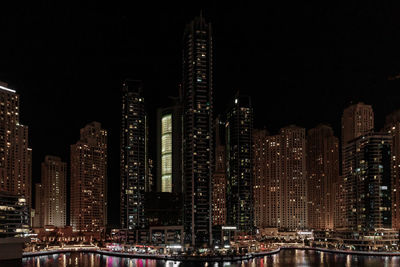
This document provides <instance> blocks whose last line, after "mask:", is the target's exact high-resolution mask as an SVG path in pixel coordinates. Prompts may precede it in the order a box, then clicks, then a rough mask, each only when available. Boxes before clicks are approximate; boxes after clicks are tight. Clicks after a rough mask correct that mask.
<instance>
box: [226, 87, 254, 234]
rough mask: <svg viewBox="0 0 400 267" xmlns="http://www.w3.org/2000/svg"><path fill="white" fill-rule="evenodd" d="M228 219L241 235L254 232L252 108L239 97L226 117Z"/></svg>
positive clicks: (248, 100) (245, 98)
mask: <svg viewBox="0 0 400 267" xmlns="http://www.w3.org/2000/svg"><path fill="white" fill-rule="evenodd" d="M226 144H227V162H228V168H227V174H228V175H227V178H228V179H227V189H226V200H227V219H228V224H229V225H232V226H236V227H237V229H238V230H239V231H240V232H243V233H246V232H247V233H251V232H252V230H253V229H254V201H253V200H254V196H253V167H252V165H253V164H252V157H253V153H252V151H253V108H252V106H251V100H250V97H247V96H241V95H239V94H237V95H236V97H235V100H234V103H233V105H232V108H231V109H230V111H229V112H228V114H227V122H226Z"/></svg>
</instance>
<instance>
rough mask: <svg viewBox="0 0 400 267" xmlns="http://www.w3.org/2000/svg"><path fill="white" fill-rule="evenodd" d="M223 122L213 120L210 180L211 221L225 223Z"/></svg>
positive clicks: (218, 119)
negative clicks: (212, 166) (212, 151)
mask: <svg viewBox="0 0 400 267" xmlns="http://www.w3.org/2000/svg"><path fill="white" fill-rule="evenodd" d="M224 128H225V123H223V122H222V121H221V120H220V117H218V118H217V119H216V120H215V158H214V160H215V166H214V168H215V169H214V174H213V180H212V222H213V225H226V156H225V154H226V148H225V136H224V133H225V131H224V130H225V129H224Z"/></svg>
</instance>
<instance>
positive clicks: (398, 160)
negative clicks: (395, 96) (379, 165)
mask: <svg viewBox="0 0 400 267" xmlns="http://www.w3.org/2000/svg"><path fill="white" fill-rule="evenodd" d="M385 132H386V133H388V134H389V135H390V136H392V227H393V228H394V229H396V230H400V110H397V111H395V112H393V113H391V114H389V115H388V116H386V122H385Z"/></svg>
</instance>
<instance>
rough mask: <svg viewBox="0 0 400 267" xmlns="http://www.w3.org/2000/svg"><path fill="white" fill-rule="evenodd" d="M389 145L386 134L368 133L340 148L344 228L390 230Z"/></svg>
mask: <svg viewBox="0 0 400 267" xmlns="http://www.w3.org/2000/svg"><path fill="white" fill-rule="evenodd" d="M391 143H392V137H391V136H390V135H388V134H384V133H368V134H366V135H362V136H359V137H357V138H356V139H353V140H352V141H349V142H348V143H347V145H346V146H345V147H344V149H343V151H344V162H345V165H344V166H343V176H344V189H345V206H346V210H345V221H346V224H345V227H346V228H347V229H351V230H357V231H369V230H374V229H376V228H391V226H392V218H391V213H392V212H391V204H392V203H391Z"/></svg>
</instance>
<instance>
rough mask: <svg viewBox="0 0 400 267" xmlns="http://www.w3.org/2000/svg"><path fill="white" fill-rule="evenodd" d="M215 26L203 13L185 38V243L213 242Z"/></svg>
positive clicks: (183, 83)
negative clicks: (213, 41)
mask: <svg viewBox="0 0 400 267" xmlns="http://www.w3.org/2000/svg"><path fill="white" fill-rule="evenodd" d="M212 61H213V59H212V33H211V24H210V23H208V22H207V21H206V20H205V19H204V17H203V16H202V15H201V14H200V16H199V17H196V18H195V19H194V20H193V21H192V22H190V23H189V24H188V25H187V26H186V29H185V32H184V36H183V79H182V88H183V100H184V107H183V110H184V113H183V180H184V181H183V182H184V232H185V244H186V245H190V246H192V247H203V246H210V245H211V242H212V229H211V225H212V220H211V180H212V173H213V167H212V164H213V156H214V153H213V140H212V139H213V130H212V129H213V97H212V95H213V90H212V88H213V79H212V72H213V70H212Z"/></svg>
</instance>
